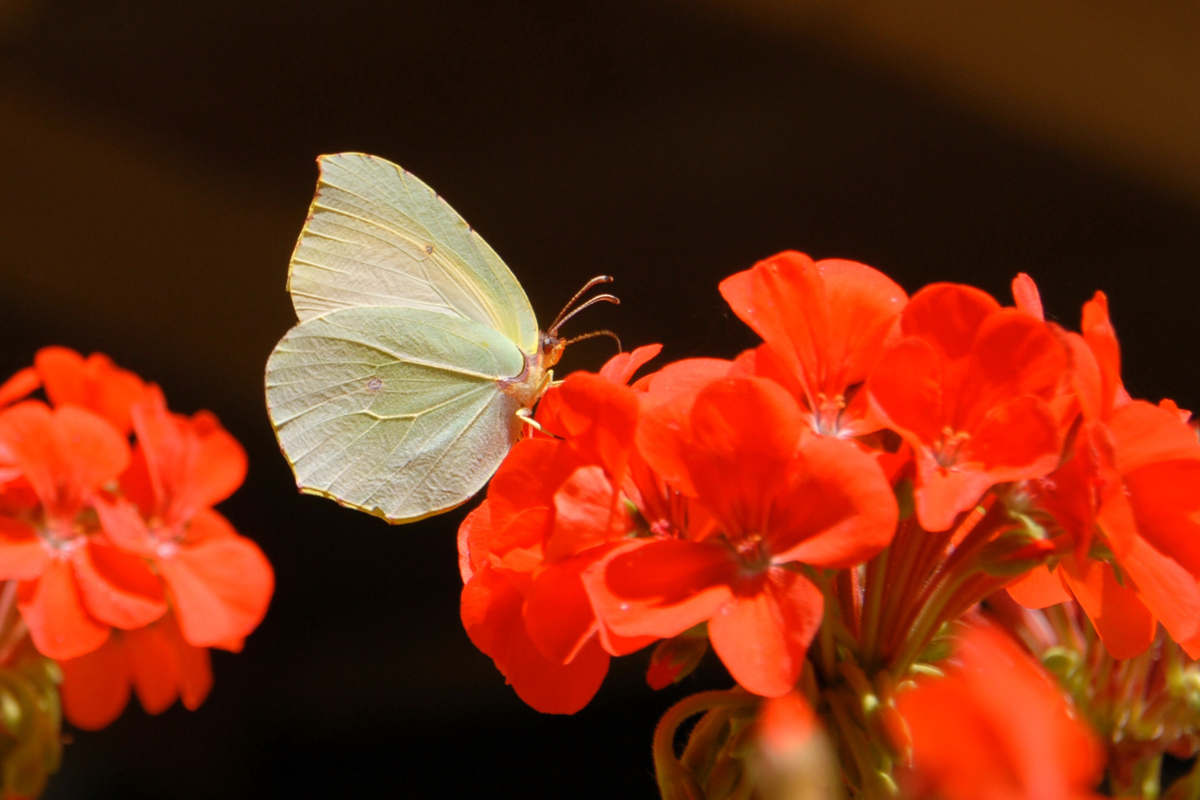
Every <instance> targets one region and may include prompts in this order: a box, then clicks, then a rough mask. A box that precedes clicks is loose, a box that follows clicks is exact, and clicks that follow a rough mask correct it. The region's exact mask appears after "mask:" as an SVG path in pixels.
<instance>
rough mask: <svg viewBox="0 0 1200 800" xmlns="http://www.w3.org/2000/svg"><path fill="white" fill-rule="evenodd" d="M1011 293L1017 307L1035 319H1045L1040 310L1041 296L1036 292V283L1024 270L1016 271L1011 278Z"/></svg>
mask: <svg viewBox="0 0 1200 800" xmlns="http://www.w3.org/2000/svg"><path fill="white" fill-rule="evenodd" d="M1012 293H1013V300H1015V301H1016V303H1017V308H1019V309H1021V310H1022V311H1024V312H1025V313H1026V314H1028V315H1029V316H1031V317H1033V318H1034V319H1036V320H1039V321H1040V320H1044V319H1046V315H1045V314H1044V313H1043V312H1042V296H1041V294H1039V293H1038V288H1037V284H1036V283H1034V282H1033V278H1031V277H1029V276H1028V275H1026V274H1025V273H1024V272H1018V273H1017V277H1015V278H1013V282H1012Z"/></svg>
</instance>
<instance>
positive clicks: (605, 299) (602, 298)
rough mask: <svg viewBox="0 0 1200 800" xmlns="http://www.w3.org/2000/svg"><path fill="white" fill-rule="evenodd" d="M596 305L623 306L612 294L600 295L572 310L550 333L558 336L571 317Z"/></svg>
mask: <svg viewBox="0 0 1200 800" xmlns="http://www.w3.org/2000/svg"><path fill="white" fill-rule="evenodd" d="M596 303H613V304H614V305H618V306H619V305H621V301H620V300H618V299H617V298H616V297H613V296H612V295H611V294H598V295H596V296H595V297H593V298H591V299H590V300H588V301H587V302H586V303H581V304H580V305H579V306H577V307H576V308H574V309H572V310H571V313H569V314H567V315H566V316H565V317H563V318H562V319H560V320H557V321H556V322H555V323H554V324H553V325H551V326H550V331H549V333H550V335H551V336H557V335H558V329H559V328H561V327H562V326H563V325H565V324H566V322H567V320H569V319H570V318H571V317H573V316H575V315H576V314H578V313H579V312H580V311H583V310H584V309H585V308H587V307H588V306H594V305H596ZM572 341H578V340H576V339H573V340H572Z"/></svg>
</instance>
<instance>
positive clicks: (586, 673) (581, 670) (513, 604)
mask: <svg viewBox="0 0 1200 800" xmlns="http://www.w3.org/2000/svg"><path fill="white" fill-rule="evenodd" d="M502 573H503V571H502V570H497V569H494V568H492V567H491V566H489V565H484V566H483V567H482V568H480V569H479V570H478V571H476V572H475V574H474V575H473V576H471V580H470V582H468V583H467V585H466V586H464V587H463V594H462V620H463V627H465V628H466V630H467V635H468V636H469V637H471V641H472V642H473V643H474V644H475V646H476V647H478V648H479V649H480V650H482V651H483V652H484V653H485V654H487V655H488V656H490V657H491V659H492V661H493V662H495V664H496V668H497V669H499V670H500V672H501V673H502V674H503V675H504V676H505V677H506V678H507V679H508V681H509V683H511V684H512V685H513V689H515V690H516V692H517V695H518V696H519V697H520V698H521V699H522V700H524V701H525V702H526V703H528V704H529V705H531V706H533V707H534V708H535V709H537V710H538V711H542V712H544V713H548V714H573V713H574V712H576V711H578V710H579V709H581V708H583V706H585V705H587V703H588V701H589V700H591V698H592V696H593V695H594V694H595V693H596V690H597V689H599V688H600V684H601V683H602V682H603V680H604V675H605V673H606V672H607V671H608V659H609V656H608V654H607V653H605V652H604V651H603V650H601V649H600V647H599V645H598V644H597V643H596V641H595V639H592V640H590V641H589V642H588V643H587V644H585V645H584V646H583V647H581V648H580V649H579V651H578V652H577V653H576V655H575V658H574V659H573V660H572V661H571V663H570V664H566V665H562V664H556V663H554V662H552V661H550V660H547V659H546V658H545V657H544V656H543V655H542V654H541V653H540V652H539V651H538V649H537V647H536V646H534V644H533V642H532V640H531V639H530V638H529V635H528V634H527V633H526V631H525V623H524V620H523V618H522V616H521V606H522V604H523V602H524V598H523V597H522V596H521V593H520V592H519V591H517V589H516V588H515V587H514V586H513V585H512V584H511V583H509V581H508V580H507V579H506V578H505V576H504V575H503V574H502Z"/></svg>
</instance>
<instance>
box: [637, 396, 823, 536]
mask: <svg viewBox="0 0 1200 800" xmlns="http://www.w3.org/2000/svg"><path fill="white" fill-rule="evenodd" d="M691 430H692V435H691V439H690V440H688V441H682V442H680V447H681V448H682V450H681V453H682V456H683V459H684V461H685V463H686V465H687V469H688V472H689V474H690V475H691V479H692V484H693V486H694V487H695V489H696V492H697V495H698V496H699V497H702V498H703V502H704V505H705V506H706V507H707V508H708V509H709V510H711V511H712V512H713V513H714V514H715V515H716V516H717V517H719V518H720V519H721V521H722V522H723V523H724V525H725V529H726V530H727V531H730V532H734V533H742V532H746V531H768V530H770V528H769V527H768V524H767V520H768V517H769V515H770V513H771V511H772V504H773V502H774V500H775V494H774V493H773V492H771V491H770V487H773V486H779V485H780V484H781V481H782V476H783V475H784V474H785V473H786V472H787V470H788V467H789V465H790V463H791V461H792V458H793V455H794V454H795V452H796V447H797V444H798V443H799V441H800V435H801V433H802V431H803V421H802V418H801V416H800V409H799V407H798V406H797V405H796V400H795V398H793V397H792V396H791V395H790V394H788V393H787V392H786V391H784V390H783V389H782V388H781V387H779V386H778V385H776V384H774V383H772V382H770V381H766V380H762V379H740V380H723V381H717V382H716V383H713V384H711V385H710V386H708V387H706V388H705V389H704V390H703V391H702V392H700V394H699V396H698V397H697V398H696V404H695V406H694V407H693V409H692V414H691ZM647 460H649V459H647ZM651 463H652V464H653V462H651Z"/></svg>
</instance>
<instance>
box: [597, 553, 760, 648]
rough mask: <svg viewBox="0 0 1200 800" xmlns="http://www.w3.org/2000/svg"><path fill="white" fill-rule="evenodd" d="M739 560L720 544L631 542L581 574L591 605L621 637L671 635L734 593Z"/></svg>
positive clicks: (705, 615) (701, 618)
mask: <svg viewBox="0 0 1200 800" xmlns="http://www.w3.org/2000/svg"><path fill="white" fill-rule="evenodd" d="M738 569H739V565H738V563H737V561H736V559H734V557H733V556H732V554H731V553H730V552H729V551H728V550H727V549H726V548H725V547H723V546H721V545H717V544H709V543H706V542H685V541H679V540H659V541H646V540H642V541H633V542H630V543H628V544H626V545H623V546H621V547H619V548H615V549H614V551H613V553H612V554H611V555H610V557H609V559H608V560H606V561H601V562H598V563H597V564H595V565H594V566H593V567H591V568H589V569H588V570H587V571H586V572H585V573H584V582H585V584H586V586H587V589H588V593H589V594H590V595H591V597H592V605H593V607H594V608H595V609H596V612H597V613H598V614H599V615H600V616H601V617H602V619H603V620H604V624H605V625H607V626H608V627H609V628H610V629H611V630H612V631H613V632H615V633H617V634H618V635H621V636H654V637H657V638H663V639H665V638H670V637H672V636H676V635H678V634H680V633H683V632H684V631H686V630H687V629H688V628H690V627H692V626H693V625H697V624H699V623H701V622H704V621H705V620H707V619H709V618H710V617H712V615H713V614H714V613H716V611H717V609H719V608H720V607H721V606H722V605H724V604H725V603H727V602H729V600H730V599H731V598H732V596H733V593H732V590H731V589H730V584H731V583H732V582H733V581H734V580H735V578H736V576H737V573H738Z"/></svg>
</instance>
